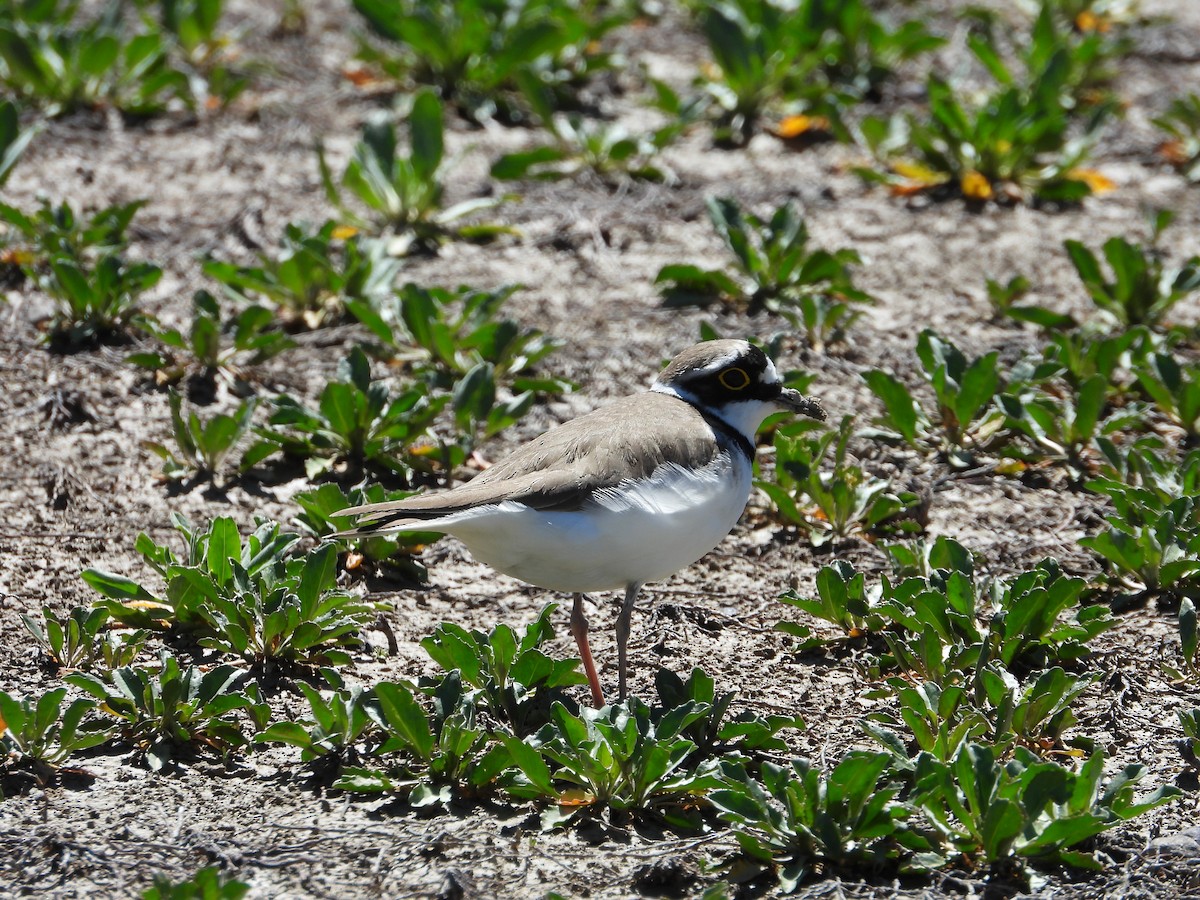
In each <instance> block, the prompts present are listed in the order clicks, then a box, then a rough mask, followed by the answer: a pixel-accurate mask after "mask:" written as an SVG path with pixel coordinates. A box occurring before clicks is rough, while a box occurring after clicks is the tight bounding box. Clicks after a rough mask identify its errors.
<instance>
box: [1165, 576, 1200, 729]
mask: <svg viewBox="0 0 1200 900" xmlns="http://www.w3.org/2000/svg"><path fill="white" fill-rule="evenodd" d="M1198 632H1200V628H1198V627H1197V623H1196V604H1195V603H1193V602H1192V600H1191V598H1190V597H1184V598H1183V599H1182V600H1180V601H1179V651H1180V656H1181V657H1182V659H1183V668H1181V669H1177V668H1175V667H1174V666H1164V667H1163V668H1164V670H1165V671H1166V673H1167V674H1168V675H1169V676H1170V677H1171V678H1172V679H1173V680H1174V681H1176V682H1184V681H1188V680H1190V679H1194V678H1198V677H1200V636H1198ZM1181 715H1182V713H1181ZM1193 718H1195V714H1193ZM1192 737H1195V738H1197V739H1200V732H1197V733H1195V734H1193V735H1192Z"/></svg>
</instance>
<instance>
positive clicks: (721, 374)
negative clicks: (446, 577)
mask: <svg viewBox="0 0 1200 900" xmlns="http://www.w3.org/2000/svg"><path fill="white" fill-rule="evenodd" d="M779 411H784V412H791V413H799V414H803V415H806V416H809V417H812V418H815V419H820V420H823V419H825V418H826V415H825V412H824V410H823V409H822V407H821V404H820V402H819V401H817V400H815V399H813V398H810V397H806V396H804V395H803V394H801V393H800V392H799V391H797V390H794V389H792V388H789V387H786V386H785V385H784V380H783V378H782V377H781V376H780V374H779V372H778V371H777V370H776V368H775V365H774V363H772V361H771V360H770V358H769V357H768V356H767V355H766V353H764V352H763V350H762V349H760V348H759V347H757V346H755V345H754V344H752V343H750V342H749V341H744V340H712V341H706V342H703V343H700V344H696V345H695V346H692V347H690V348H688V349H687V350H684V351H683V352H681V353H680V354H679V355H677V356H676V357H675V358H674V359H672V360H671V362H670V363H669V364H668V365H667V366H666V368H664V369H663V370H662V371H661V372H660V373H659V375H658V376H657V378H655V379H654V382H653V384H652V385H651V386H650V389H649V390H647V391H643V392H641V393H636V394H633V395H630V396H627V397H624V398H622V399H620V400H617V401H615V402H613V403H610V404H608V405H605V406H601V407H600V408H598V409H596V410H594V411H593V412H590V413H587V414H585V415H583V416H580V417H578V418H576V419H571V420H570V421H568V422H565V423H563V424H561V425H559V426H557V427H554V428H551V429H550V430H549V431H547V432H545V433H544V434H542V435H541V436H540V437H537V438H534V439H533V440H531V441H529V442H528V443H526V444H523V445H521V446H520V447H518V448H517V449H516V450H515V451H514V452H513V453H512V454H511V455H509V456H507V457H505V458H503V459H502V460H500V461H499V462H498V463H496V464H494V465H492V466H490V467H489V468H487V469H485V470H484V471H483V472H482V473H481V474H480V475H477V476H476V477H475V478H474V479H472V480H471V481H468V482H465V483H463V484H461V485H458V486H456V487H453V488H450V489H448V490H445V491H434V492H427V493H424V494H418V495H415V496H412V497H408V498H405V499H403V500H394V501H389V502H384V503H369V504H366V505H363V506H354V507H350V508H347V509H343V510H341V511H339V512H337V513H335V515H337V516H348V517H356V518H357V520H358V521H357V523H356V527H355V528H354V529H352V530H350V531H347V532H344V534H357V535H370V534H388V533H393V532H398V531H433V532H442V533H444V534H450V535H453V536H454V537H456V538H458V540H460V541H461V542H462V543H463V544H464V545H465V546H466V548H467V550H469V551H470V553H471V555H472V556H474V558H475V559H476V560H478V561H479V562H482V563H485V564H487V565H488V566H491V567H492V568H493V569H496V570H497V571H499V572H503V573H504V574H506V575H511V576H513V577H515V578H518V579H520V580H521V581H524V582H527V583H529V584H532V585H534V586H536V587H540V588H543V589H545V590H550V591H557V592H563V593H569V594H572V595H573V601H574V602H573V605H572V610H571V633H572V635H573V637H574V638H575V643H576V645H577V647H578V649H579V656H580V659H581V661H582V663H583V668H584V672H585V674H586V676H587V680H588V684H589V687H590V689H591V694H592V701H593V703H594V704H595V705H596V707H597V708H600V707H603V706H604V692H603V690H602V689H601V684H600V679H599V677H598V675H597V671H596V664H595V661H594V659H593V657H592V652H591V648H590V645H589V643H588V620H587V617H586V614H585V611H584V599H585V595H586V594H590V593H593V592H597V591H609V590H624V592H625V596H624V602H623V603H622V605H621V609H620V612H619V614H618V616H617V623H616V639H617V677H618V692H619V695H620V699H621V700H622V701H623V700H625V697H626V645H627V643H628V640H629V627H630V619H631V616H632V612H633V607H634V604H635V602H636V600H637V598H638V594H639V593H640V591H641V589H642V586H643V585H645V584H647V583H649V582H655V581H660V580H662V579H664V578H666V577H668V576H670V575H672V574H673V573H675V572H677V571H679V570H680V569H683V568H685V567H687V566H689V565H691V564H692V563H694V562H696V561H697V560H698V559H700V558H701V557H702V556H704V555H705V554H706V553H708V552H709V551H710V550H712V549H713V548H714V547H716V546H717V544H719V543H720V542H721V540H722V539H723V538H725V536H726V535H728V534H729V532H730V531H731V530H732V529H733V527H734V526H735V525H736V524H737V521H738V519H739V518H740V517H741V515H742V512H743V511H744V510H745V508H746V504H747V502H748V501H749V498H750V488H751V483H752V466H753V461H754V452H755V440H754V438H755V433H756V432H757V431H758V428H759V426H760V425H762V423H763V421H764V420H765V419H766V418H767V416H769V415H771V414H772V413H775V412H779Z"/></svg>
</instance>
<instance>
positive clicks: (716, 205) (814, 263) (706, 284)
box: [655, 197, 871, 351]
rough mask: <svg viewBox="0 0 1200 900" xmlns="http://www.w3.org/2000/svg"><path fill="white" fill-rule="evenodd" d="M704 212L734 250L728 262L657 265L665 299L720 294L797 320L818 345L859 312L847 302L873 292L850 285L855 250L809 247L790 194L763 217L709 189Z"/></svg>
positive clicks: (670, 302)
mask: <svg viewBox="0 0 1200 900" xmlns="http://www.w3.org/2000/svg"><path fill="white" fill-rule="evenodd" d="M708 214H709V217H710V218H711V219H712V223H713V227H714V228H715V229H716V231H717V234H719V235H720V236H721V238H722V240H724V241H725V244H726V246H727V247H728V248H729V250H730V252H731V253H733V255H734V260H735V266H736V268H735V269H734V270H732V271H731V270H729V269H702V268H700V267H699V266H694V265H669V266H664V267H663V268H662V269H660V270H659V273H658V275H657V276H656V277H655V283H656V284H659V285H660V286H661V287H660V290H661V291H662V293H663V300H664V303H665V304H666V305H667V306H670V307H677V306H709V305H711V304H713V303H716V302H721V303H723V304H725V305H728V306H733V307H735V308H739V309H742V310H743V311H745V312H747V313H748V314H750V315H755V314H757V313H760V312H762V311H763V310H766V311H768V312H771V313H774V314H776V315H780V316H783V317H784V318H785V319H787V321H788V322H789V323H791V324H792V325H793V326H794V327H796V328H803V329H804V331H805V334H806V336H807V338H808V341H809V343H810V344H811V345H812V346H813V348H814V349H816V350H818V351H821V350H823V349H824V347H825V345H826V344H827V343H828V342H830V341H833V340H836V339H838V338H839V337H840V336H841V335H842V334H843V333H844V332H845V330H846V329H847V328H849V327H850V325H852V324H853V322H854V321H855V319H857V318H858V316H859V315H860V314H859V313H858V312H856V311H855V310H854V309H853V308H852V307H851V306H850V304H851V303H869V302H871V297H870V296H869V295H868V294H866V293H864V292H863V291H860V290H859V289H858V288H856V287H854V284H853V279H852V277H851V274H850V268H851V266H852V265H854V264H856V263H858V262H859V261H860V260H859V257H858V254H857V253H855V252H854V251H853V250H850V249H846V248H843V249H840V250H836V251H832V252H830V251H828V250H821V249H815V250H810V249H809V248H808V241H809V236H808V227H807V226H806V225H805V222H804V219H803V218H802V217H801V216H800V214H799V213H798V212H797V210H796V207H795V205H794V204H793V203H792V202H791V201H788V202H786V203H785V204H784V205H783V206H781V207H779V208H778V209H777V210H775V212H774V213H773V214H772V216H771V218H770V220H769V221H764V220H763V219H760V218H758V217H757V216H756V215H754V214H753V213H749V212H744V211H743V210H742V209H741V208H740V207H739V206H738V204H737V203H736V202H735V201H733V200H729V199H724V198H719V197H710V198H709V200H708Z"/></svg>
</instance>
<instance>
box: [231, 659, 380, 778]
mask: <svg viewBox="0 0 1200 900" xmlns="http://www.w3.org/2000/svg"><path fill="white" fill-rule="evenodd" d="M321 675H322V677H324V678H325V680H326V681H327V682H328V683H329V684H330V686H331V687H333V692H332V693H331V694H330V696H329V697H328V699H326V698H325V697H324V696H323V695H322V693H321V692H320V691H319V690H317V689H316V688H315V687H313V686H312V685H310V684H308V683H307V682H304V681H301V682H298V686H299V688H300V690H301V692H302V693H303V694H304V697H305V699H306V700H308V708H309V712H310V718H307V719H297V720H291V721H282V722H272V723H271V724H270V725H269V726H267V727H266V728H264V729H263V730H262V731H260V732H259V733H258V734H256V735H254V738H253V741H254V743H256V744H264V743H279V744H289V745H291V746H293V747H299V748H300V754H301V755H300V758H301V759H303V760H304V761H305V762H307V763H312V764H314V765H315V766H316V767H317V768H318V770H319V771H321V772H327V773H328V775H329V776H330V780H333V779H336V778H337V777H340V776H341V774H342V771H343V768H344V766H345V765H346V764H347V763H349V764H356V763H358V762H359V755H360V754H359V751H358V749H357V746H356V745H358V744H359V743H360V742H364V741H366V740H368V739H370V738H371V737H378V736H379V735H380V733H381V732H380V728H379V725H378V724H377V722H378V719H379V718H380V716H379V714H378V713H376V714H374V715H372V713H370V712H369V711H368V708H369V707H370V706H371V704H372V703H373V702H374V701H373V695H372V693H371V692H370V691H369V690H367V689H365V688H362V687H359V686H357V685H354V686H350V687H347V686H346V684H345V682H344V681H343V680H342V677H341V676H340V675H339V674H338V673H337V672H336V671H335V670H333V669H322V670H321Z"/></svg>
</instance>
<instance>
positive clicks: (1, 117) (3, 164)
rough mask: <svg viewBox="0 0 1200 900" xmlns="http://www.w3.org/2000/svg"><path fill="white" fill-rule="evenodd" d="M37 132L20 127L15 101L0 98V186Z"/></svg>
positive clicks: (6, 179)
mask: <svg viewBox="0 0 1200 900" xmlns="http://www.w3.org/2000/svg"><path fill="white" fill-rule="evenodd" d="M36 133H37V130H36V129H34V128H22V127H21V121H20V117H19V114H18V111H17V106H16V104H15V103H13V102H11V101H9V100H0V187H3V186H4V182H6V181H8V176H9V175H10V174H12V170H13V166H15V165H16V164H17V160H18V159H20V158H21V154H22V153H24V152H25V148H26V147H27V146H29V142H30V141H31V140H33V136H34V135H35V134H36Z"/></svg>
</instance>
